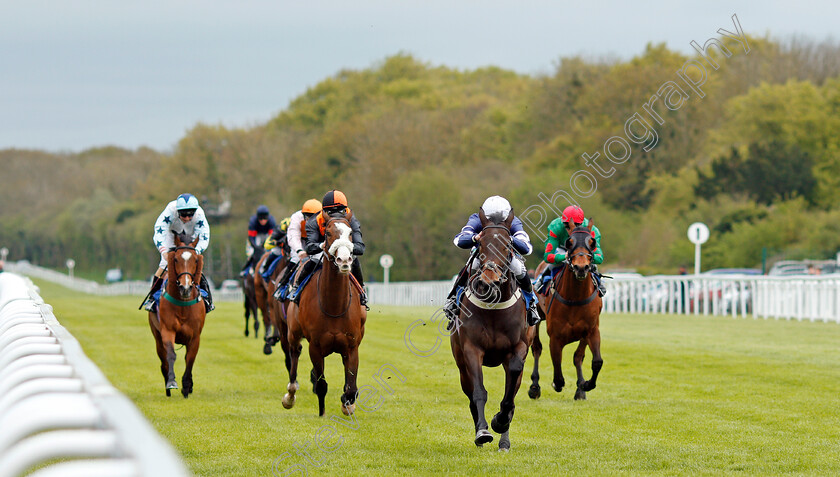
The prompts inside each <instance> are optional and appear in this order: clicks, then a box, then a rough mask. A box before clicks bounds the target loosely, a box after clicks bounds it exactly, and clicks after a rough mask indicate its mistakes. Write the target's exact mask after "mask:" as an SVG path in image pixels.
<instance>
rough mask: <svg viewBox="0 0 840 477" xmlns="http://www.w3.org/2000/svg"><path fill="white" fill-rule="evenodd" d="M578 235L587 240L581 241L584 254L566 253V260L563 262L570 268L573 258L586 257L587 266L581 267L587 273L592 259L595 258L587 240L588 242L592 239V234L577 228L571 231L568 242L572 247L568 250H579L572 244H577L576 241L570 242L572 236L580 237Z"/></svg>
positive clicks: (587, 230)
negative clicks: (587, 260)
mask: <svg viewBox="0 0 840 477" xmlns="http://www.w3.org/2000/svg"><path fill="white" fill-rule="evenodd" d="M580 234H584V235H586V237H587V239H586V240H584V241H583V248H585V249H586V251H585V252H577V253H567V254H566V259H565V260H564V262H566V265H568V266H570V267H571V265H572V259H573V258H574V257H588V258H589V264H587V265H586V266H584V267H583V269H584V271H585V272H588V271H589V270H590V268H591V265H592V259H593V258H594V257H595V253H594V251H593V249H592V247H590V246H589V240H588V239H589V238H590V237H592V232H591V231H590V230H589V229H582V230H578V229H577V228H575V230H572V232H571V233H570V234H569V240H570V241H571V245H572V246H570V247H569V249H570V250H574V249H576V248H579V247H575V246H574V244H577V243H578V241H577V240H572V237H573V236H574V235H580Z"/></svg>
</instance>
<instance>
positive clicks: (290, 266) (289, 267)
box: [274, 262, 300, 301]
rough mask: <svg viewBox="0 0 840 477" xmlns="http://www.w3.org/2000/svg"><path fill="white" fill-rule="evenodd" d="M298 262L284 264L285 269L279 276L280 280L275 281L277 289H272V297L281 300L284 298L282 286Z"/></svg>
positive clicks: (295, 268)
mask: <svg viewBox="0 0 840 477" xmlns="http://www.w3.org/2000/svg"><path fill="white" fill-rule="evenodd" d="M299 264H300V262H292V263H290V264H288V265H286V269H285V270H283V275H282V276H281V277H280V280H278V281H277V289H276V290H274V299H275V300H277V301H282V300H283V299H284V297H283V296H281V295H282V293H283V288H284V287H285V286H286V284H287V283H289V278H290V277H291V276H292V273H294V272H295V270H297V267H298V265H299Z"/></svg>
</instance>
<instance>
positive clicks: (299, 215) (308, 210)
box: [274, 199, 321, 301]
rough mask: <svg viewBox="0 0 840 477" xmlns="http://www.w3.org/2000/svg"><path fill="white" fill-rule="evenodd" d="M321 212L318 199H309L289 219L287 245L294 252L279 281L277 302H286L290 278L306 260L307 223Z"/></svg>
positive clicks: (276, 293) (275, 294) (276, 292)
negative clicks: (286, 290) (304, 241)
mask: <svg viewBox="0 0 840 477" xmlns="http://www.w3.org/2000/svg"><path fill="white" fill-rule="evenodd" d="M319 212H321V202H319V201H318V199H309V200H307V201H306V202H304V203H303V207H301V208H300V210H298V211H297V212H295V213H294V214H292V216H291V217H290V218H289V228H288V230H286V243H287V244H289V249H290V250H291V251H292V253H291V257H290V258H289V260H290V263H289V265H288V266H287V267H286V270H285V271H284V272H283V276H281V277H280V280H278V281H277V290H275V292H274V298H275V299H277V300H281V301H282V300H285V299H286V296H285V295H283V290H284V289H285V288H286V285H287V284H288V283H289V278H291V276H292V274H293V273H294V272H295V270H297V267H298V264H300V261H301V260H303V259H304V258H306V251H304V250H303V248H304V244H303V239H305V238H306V221H307V220H309V218H310V217H312V216H314V215H315V214H317V213H319Z"/></svg>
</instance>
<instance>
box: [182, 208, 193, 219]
mask: <svg viewBox="0 0 840 477" xmlns="http://www.w3.org/2000/svg"><path fill="white" fill-rule="evenodd" d="M193 215H195V209H190V210H179V211H178V216H179V217H192V216H193Z"/></svg>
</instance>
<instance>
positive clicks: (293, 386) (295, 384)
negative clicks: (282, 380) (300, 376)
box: [286, 381, 300, 394]
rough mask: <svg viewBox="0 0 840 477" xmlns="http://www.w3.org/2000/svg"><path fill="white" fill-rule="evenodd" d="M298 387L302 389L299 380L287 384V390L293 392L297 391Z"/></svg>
mask: <svg viewBox="0 0 840 477" xmlns="http://www.w3.org/2000/svg"><path fill="white" fill-rule="evenodd" d="M298 389H300V384H298V382H297V381H295V382H293V383H289V385H288V386H286V391H289V392H290V393H292V394H294V393H296V392H297V390H298Z"/></svg>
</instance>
